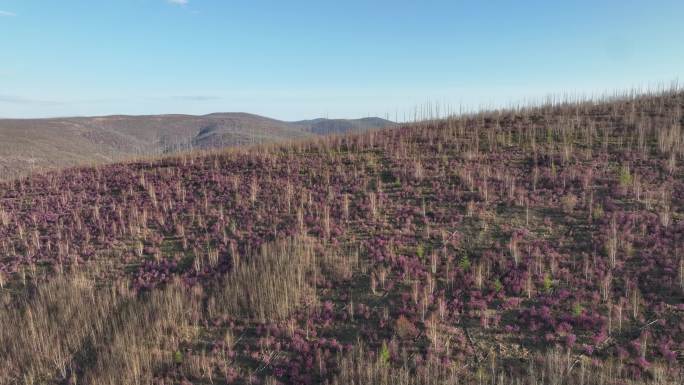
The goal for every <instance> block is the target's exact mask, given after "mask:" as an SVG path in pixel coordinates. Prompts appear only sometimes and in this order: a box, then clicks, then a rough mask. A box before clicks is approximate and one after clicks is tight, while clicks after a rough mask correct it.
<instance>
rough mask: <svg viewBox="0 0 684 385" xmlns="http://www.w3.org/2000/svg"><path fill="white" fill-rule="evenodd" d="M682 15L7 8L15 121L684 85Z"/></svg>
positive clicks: (129, 3)
mask: <svg viewBox="0 0 684 385" xmlns="http://www.w3.org/2000/svg"><path fill="white" fill-rule="evenodd" d="M560 3H563V4H560ZM682 15H684V2H683V1H681V0H677V1H674V0H673V1H629V0H621V1H598V0H594V1H583V0H582V1H580V0H573V1H567V2H560V1H522V0H518V1H514V0H510V1H494V0H490V1H475V0H473V1H457V0H450V1H447V0H444V1H430V0H422V1H417V0H416V1H402V0H392V1H385V0H345V1H326V0H318V1H295V0H292V1H284V0H273V1H261V0H248V1H238V0H220V1H219V0H187V1H184V0H175V1H170V0H116V1H94V0H63V1H58V0H0V47H1V49H0V117H46V116H72V115H104V114H118V113H125V114H156V113H191V114H203V113H210V112H217V111H245V112H252V113H257V114H262V115H267V116H271V117H275V118H280V119H288V120H296V119H305V118H314V117H320V116H327V117H360V116H369V115H377V116H389V117H390V118H392V119H394V118H395V117H398V118H399V119H402V118H403V116H404V115H406V114H410V113H411V111H413V110H414V107H415V106H416V105H420V104H422V103H425V102H427V101H431V102H439V103H441V104H443V105H447V104H448V105H452V106H454V108H458V107H457V106H460V105H462V106H464V108H479V107H494V106H500V105H508V104H510V103H514V102H525V101H527V100H536V99H538V98H542V97H544V96H546V95H548V94H550V93H553V94H558V93H571V94H582V93H587V94H590V93H597V92H602V91H605V90H614V89H620V88H627V87H633V86H641V87H646V86H653V85H656V84H658V83H669V82H670V81H672V80H675V79H681V80H682V81H684V79H682V78H681V77H682V75H683V72H684V27H682V19H681V18H682Z"/></svg>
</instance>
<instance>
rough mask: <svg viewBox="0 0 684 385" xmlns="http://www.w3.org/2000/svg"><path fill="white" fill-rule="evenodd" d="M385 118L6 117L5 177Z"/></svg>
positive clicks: (0, 173)
mask: <svg viewBox="0 0 684 385" xmlns="http://www.w3.org/2000/svg"><path fill="white" fill-rule="evenodd" d="M391 124H393V123H392V122H390V121H387V120H384V119H380V118H364V119H355V120H346V119H314V120H306V121H299V122H284V121H280V120H276V119H270V118H266V117H262V116H258V115H252V114H246V113H216V114H209V115H204V116H193V115H148V116H124V115H115V116H104V117H76V118H54V119H0V179H2V178H7V177H14V176H17V175H22V174H25V173H26V172H30V171H31V170H39V169H45V168H55V167H64V166H72V165H81V164H92V163H103V162H109V161H115V160H122V159H127V158H131V157H135V156H140V155H154V154H162V153H170V152H176V151H182V150H188V149H206V148H213V147H224V146H237V145H247V144H254V143H264V142H274V141H280V140H288V139H297V138H305V137H308V136H314V135H325V134H338V133H346V132H356V131H363V130H367V129H371V128H382V127H387V126H389V125H391Z"/></svg>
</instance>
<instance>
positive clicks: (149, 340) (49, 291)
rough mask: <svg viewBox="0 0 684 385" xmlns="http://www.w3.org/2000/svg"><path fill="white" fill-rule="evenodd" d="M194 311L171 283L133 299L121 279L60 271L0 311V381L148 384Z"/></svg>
mask: <svg viewBox="0 0 684 385" xmlns="http://www.w3.org/2000/svg"><path fill="white" fill-rule="evenodd" d="M197 314H198V301H196V300H193V298H192V294H188V292H187V290H184V289H181V288H180V287H179V285H176V284H174V285H170V286H169V287H168V288H166V289H164V290H160V291H158V292H155V293H152V294H150V295H148V296H142V297H140V298H136V297H134V296H133V295H132V293H131V292H130V291H129V290H128V288H127V287H126V285H117V286H107V287H98V286H97V285H96V284H95V282H94V281H93V280H91V279H89V278H86V277H85V276H84V275H81V274H78V275H72V276H59V277H57V278H55V279H54V280H52V281H51V282H48V283H46V284H44V285H42V286H40V287H39V288H38V289H37V290H36V291H35V293H31V292H30V290H26V293H22V294H21V295H20V298H17V299H15V300H13V301H10V303H9V306H6V307H5V309H3V312H2V313H0V325H2V328H0V384H3V385H4V384H26V385H31V384H53V383H64V382H65V381H68V382H69V383H81V384H111V385H115V384H122V385H124V384H126V385H129V384H148V383H150V382H151V381H152V378H153V376H154V374H155V372H156V371H157V370H159V369H162V368H165V367H168V366H170V365H172V364H173V354H174V352H175V351H177V350H178V346H179V344H180V343H181V342H182V341H184V340H186V339H189V338H191V334H192V330H193V329H192V328H191V327H190V325H191V324H190V321H191V320H192V318H193V316H196V315H197Z"/></svg>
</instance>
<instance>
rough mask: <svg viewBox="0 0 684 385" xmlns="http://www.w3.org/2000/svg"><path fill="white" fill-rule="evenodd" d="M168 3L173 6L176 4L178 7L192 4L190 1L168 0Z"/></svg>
mask: <svg viewBox="0 0 684 385" xmlns="http://www.w3.org/2000/svg"><path fill="white" fill-rule="evenodd" d="M166 1H167V2H169V3H171V4H176V5H188V3H189V2H190V1H189V0H166Z"/></svg>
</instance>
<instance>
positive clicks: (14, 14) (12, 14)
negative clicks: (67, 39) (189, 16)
mask: <svg viewBox="0 0 684 385" xmlns="http://www.w3.org/2000/svg"><path fill="white" fill-rule="evenodd" d="M177 1H178V0H177ZM179 1H185V2H186V3H187V2H188V1H187V0H179ZM1 16H6V17H14V16H17V14H16V13H14V12H7V11H0V17H1Z"/></svg>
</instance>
